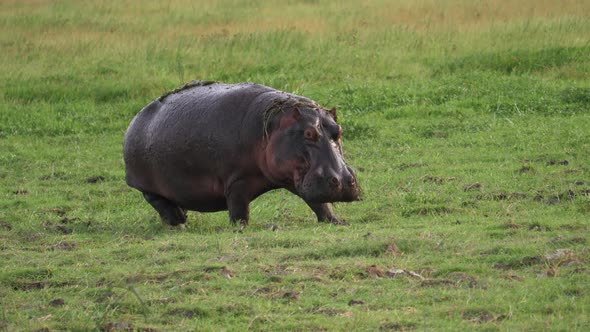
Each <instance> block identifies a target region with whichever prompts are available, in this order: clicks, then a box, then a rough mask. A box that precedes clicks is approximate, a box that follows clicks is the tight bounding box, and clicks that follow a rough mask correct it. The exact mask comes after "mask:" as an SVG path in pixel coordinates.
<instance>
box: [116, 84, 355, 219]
mask: <svg viewBox="0 0 590 332" xmlns="http://www.w3.org/2000/svg"><path fill="white" fill-rule="evenodd" d="M341 138H342V128H341V127H340V126H339V125H338V124H337V123H336V110H335V109H331V110H327V109H326V108H324V107H322V106H320V105H318V104H317V103H316V102H314V101H312V100H310V99H308V98H305V97H301V96H297V95H293V94H289V93H286V92H282V91H278V90H275V89H272V88H269V87H266V86H263V85H258V84H252V83H241V84H222V83H215V82H204V81H193V82H190V83H188V84H186V85H184V86H182V87H180V88H178V89H176V90H174V91H172V92H170V93H168V94H166V95H163V96H162V97H160V98H158V99H156V100H154V101H153V102H152V103H150V104H149V105H147V106H146V107H144V108H143V109H142V110H141V111H140V112H139V113H138V114H137V115H136V116H135V118H134V119H133V121H132V122H131V124H130V125H129V128H128V129H127V132H126V134H125V141H124V149H123V150H124V159H125V167H126V181H127V184H128V185H129V186H131V187H133V188H136V189H137V190H139V191H140V192H142V193H143V196H144V197H145V199H146V200H147V202H148V203H149V204H150V205H151V206H152V207H153V208H154V209H155V210H156V211H157V212H158V213H159V215H160V217H161V219H162V221H163V222H164V223H166V224H169V225H181V224H184V223H185V222H186V211H187V210H192V211H199V212H213V211H221V210H229V217H230V221H231V222H232V223H237V222H239V223H240V224H241V225H242V226H245V225H247V224H248V219H249V203H250V202H251V201H252V200H254V199H255V198H256V197H258V196H259V195H261V194H263V193H265V192H267V191H270V190H273V189H278V188H285V189H287V190H289V191H291V192H292V193H294V194H296V195H297V196H299V197H301V198H302V199H303V200H304V201H305V202H306V203H307V205H309V207H310V208H311V209H312V210H313V211H314V212H315V214H316V215H317V218H318V220H319V221H323V222H331V223H335V224H342V223H343V222H342V221H341V220H340V219H339V218H338V217H337V216H336V215H335V214H334V212H333V210H332V206H331V204H330V203H331V202H350V201H355V200H359V195H360V188H359V185H358V183H357V179H356V175H355V173H354V171H353V170H352V169H351V168H350V167H348V165H347V164H346V163H345V162H344V159H343V156H342V147H341Z"/></svg>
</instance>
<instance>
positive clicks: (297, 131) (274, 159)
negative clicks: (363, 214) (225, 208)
mask: <svg viewBox="0 0 590 332" xmlns="http://www.w3.org/2000/svg"><path fill="white" fill-rule="evenodd" d="M273 123H274V124H273V128H274V129H273V130H272V133H271V134H270V136H269V138H268V145H267V148H266V162H267V165H268V170H267V171H268V173H270V174H269V175H270V177H271V179H272V180H273V181H274V182H278V183H281V184H282V185H283V186H284V187H285V188H287V189H289V190H291V191H292V192H294V193H296V194H297V195H299V196H300V197H301V198H303V200H305V201H306V202H308V203H325V202H350V201H356V200H360V197H359V195H360V188H359V186H358V184H357V179H356V175H355V173H354V171H353V170H352V169H351V168H350V167H348V165H346V163H345V162H344V158H343V156H342V147H341V137H342V128H341V127H340V126H339V125H338V124H337V123H336V109H335V108H333V109H332V110H330V111H326V110H318V109H317V108H307V107H306V108H297V107H293V108H291V109H289V110H286V111H283V112H281V113H280V114H278V115H276V116H275V119H274V120H273Z"/></svg>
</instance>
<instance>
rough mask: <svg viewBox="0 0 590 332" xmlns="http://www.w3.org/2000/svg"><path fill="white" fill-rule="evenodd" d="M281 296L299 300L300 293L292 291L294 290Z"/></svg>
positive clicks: (290, 299) (286, 298)
mask: <svg viewBox="0 0 590 332" xmlns="http://www.w3.org/2000/svg"><path fill="white" fill-rule="evenodd" d="M281 298H283V299H285V300H289V301H299V293H298V292H295V291H292V292H284V293H283V294H282V295H281Z"/></svg>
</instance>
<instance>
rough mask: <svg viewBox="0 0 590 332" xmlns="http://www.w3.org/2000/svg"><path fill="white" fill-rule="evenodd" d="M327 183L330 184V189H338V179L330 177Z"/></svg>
mask: <svg viewBox="0 0 590 332" xmlns="http://www.w3.org/2000/svg"><path fill="white" fill-rule="evenodd" d="M329 182H330V186H332V187H338V186H339V185H340V180H338V178H337V177H335V176H332V177H331V178H330V181H329Z"/></svg>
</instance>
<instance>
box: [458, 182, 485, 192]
mask: <svg viewBox="0 0 590 332" xmlns="http://www.w3.org/2000/svg"><path fill="white" fill-rule="evenodd" d="M482 187H483V185H482V184H481V183H479V182H475V183H472V184H468V185H466V186H465V187H463V191H474V190H480V189H481V188H482Z"/></svg>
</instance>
